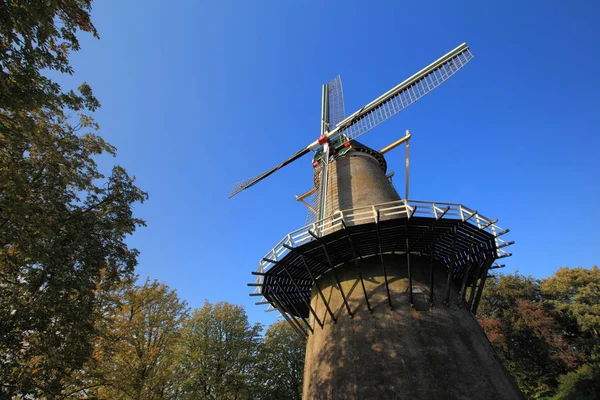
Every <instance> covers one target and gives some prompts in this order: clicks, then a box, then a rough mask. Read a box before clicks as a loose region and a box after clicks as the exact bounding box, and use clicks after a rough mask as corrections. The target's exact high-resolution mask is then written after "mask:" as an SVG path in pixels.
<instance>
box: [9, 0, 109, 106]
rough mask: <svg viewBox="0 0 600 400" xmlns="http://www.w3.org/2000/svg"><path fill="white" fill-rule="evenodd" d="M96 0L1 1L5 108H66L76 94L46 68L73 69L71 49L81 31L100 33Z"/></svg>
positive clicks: (62, 70) (65, 70)
mask: <svg viewBox="0 0 600 400" xmlns="http://www.w3.org/2000/svg"><path fill="white" fill-rule="evenodd" d="M91 3H92V0H62V1H33V2H22V1H3V2H1V3H0V107H1V108H2V109H3V111H7V110H10V111H17V112H21V111H35V110H39V109H43V108H52V109H54V110H57V109H62V107H63V106H64V105H65V102H70V101H72V100H73V99H74V98H75V97H77V96H76V95H75V94H73V93H66V94H65V93H62V90H61V88H60V86H59V85H58V84H57V83H56V82H54V81H52V80H51V79H50V78H48V77H47V76H45V75H43V73H44V71H47V70H54V71H58V72H61V73H68V74H72V73H73V68H72V67H71V66H70V64H69V53H70V52H71V51H77V50H79V48H80V46H79V41H78V40H77V32H78V31H79V30H81V31H84V32H88V33H91V34H92V35H94V36H95V37H98V32H97V31H96V28H95V27H94V25H93V24H92V22H91V19H90V11H91Z"/></svg>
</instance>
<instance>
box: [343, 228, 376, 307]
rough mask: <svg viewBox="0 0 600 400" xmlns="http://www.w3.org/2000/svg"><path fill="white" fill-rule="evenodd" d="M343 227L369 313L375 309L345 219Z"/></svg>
mask: <svg viewBox="0 0 600 400" xmlns="http://www.w3.org/2000/svg"><path fill="white" fill-rule="evenodd" d="M341 222H342V227H343V228H344V232H346V237H347V238H348V241H349V242H350V248H351V249H352V256H353V257H354V264H355V265H356V271H357V272H358V278H359V279H360V285H361V286H362V290H363V294H364V295H365V302H366V303H367V310H369V313H373V309H372V308H371V304H370V303H369V296H367V289H366V288H365V281H364V279H363V276H362V272H361V271H360V266H359V265H358V254H357V251H356V247H355V246H354V241H353V240H352V234H351V233H350V232H349V231H348V227H347V226H346V223H345V222H344V220H343V219H342V220H341Z"/></svg>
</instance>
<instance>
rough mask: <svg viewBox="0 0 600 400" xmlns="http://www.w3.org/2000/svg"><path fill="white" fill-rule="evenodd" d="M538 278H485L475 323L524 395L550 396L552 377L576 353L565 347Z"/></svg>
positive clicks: (554, 384) (570, 363)
mask: <svg viewBox="0 0 600 400" xmlns="http://www.w3.org/2000/svg"><path fill="white" fill-rule="evenodd" d="M554 314H555V313H554V311H553V308H552V306H551V305H548V304H545V303H544V302H543V301H542V296H541V290H540V282H539V281H538V280H535V279H533V278H531V277H526V276H523V275H519V274H514V275H508V276H505V275H500V276H499V277H495V278H492V279H490V280H489V281H488V284H487V287H486V289H485V291H484V295H483V296H482V301H481V304H480V313H479V316H478V318H479V322H480V324H481V325H482V327H483V328H484V330H485V331H486V334H487V335H488V338H489V339H490V342H491V343H492V345H493V346H494V347H495V348H496V350H497V351H498V353H499V356H500V358H501V359H502V360H503V362H504V365H505V367H506V368H507V370H508V371H509V372H510V373H511V374H512V376H513V377H514V378H515V380H516V381H517V384H518V385H519V388H520V389H521V391H523V393H524V394H525V395H526V396H527V397H530V398H538V397H545V396H549V395H551V394H552V393H553V392H554V391H555V389H556V387H557V385H558V381H557V380H558V377H559V376H560V375H561V374H562V373H564V372H566V371H567V370H568V368H570V367H573V366H574V365H575V363H576V360H577V352H576V351H573V349H572V348H570V347H569V346H567V344H566V343H565V342H564V340H563V338H562V329H561V326H560V324H559V323H558V322H557V321H556V319H555V315H554Z"/></svg>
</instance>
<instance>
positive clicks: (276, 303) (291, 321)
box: [271, 293, 308, 338]
mask: <svg viewBox="0 0 600 400" xmlns="http://www.w3.org/2000/svg"><path fill="white" fill-rule="evenodd" d="M271 296H273V300H274V301H273V305H274V306H275V308H277V310H279V313H280V314H281V315H282V316H283V318H285V320H286V321H287V322H288V324H290V325H291V326H292V327H293V328H294V329H295V330H296V332H297V333H299V334H300V336H302V337H305V338H306V337H308V332H307V331H305V330H304V328H302V325H301V324H300V323H298V321H297V320H296V318H294V316H293V315H292V314H288V313H287V312H286V311H285V309H286V308H285V307H284V306H283V303H282V302H281V301H280V300H279V299H278V297H279V296H277V295H275V293H272V294H271Z"/></svg>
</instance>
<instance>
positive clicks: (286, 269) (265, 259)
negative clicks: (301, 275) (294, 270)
mask: <svg viewBox="0 0 600 400" xmlns="http://www.w3.org/2000/svg"><path fill="white" fill-rule="evenodd" d="M263 260H264V261H266V262H270V263H274V264H279V265H281V266H282V267H283V270H284V271H285V273H286V274H287V276H288V277H289V278H290V280H291V281H292V284H293V285H294V287H295V288H296V291H297V292H298V294H299V295H300V297H301V298H302V301H303V302H304V304H305V305H306V307H308V309H309V310H310V312H311V314H312V315H313V317H315V320H316V321H317V323H318V324H319V326H320V327H321V328H323V322H321V320H320V319H319V317H318V316H317V313H316V312H315V310H314V309H313V308H312V307H311V305H310V303H309V302H308V301H306V298H304V296H302V291H301V290H300V288H299V287H298V284H296V281H295V280H294V278H293V277H292V274H291V273H290V271H289V270H288V268H287V266H286V265H285V264H284V263H282V262H281V261H275V260H269V259H268V258H263Z"/></svg>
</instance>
